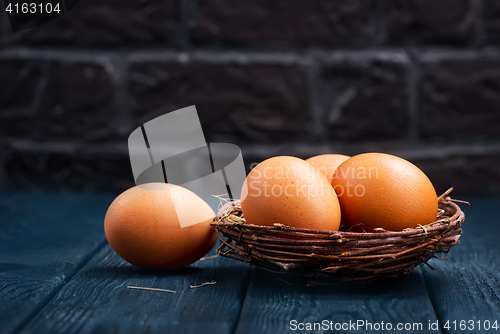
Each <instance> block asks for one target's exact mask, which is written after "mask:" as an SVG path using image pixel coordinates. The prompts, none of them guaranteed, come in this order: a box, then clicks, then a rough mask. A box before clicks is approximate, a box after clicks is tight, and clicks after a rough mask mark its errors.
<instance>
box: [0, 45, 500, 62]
mask: <svg viewBox="0 0 500 334" xmlns="http://www.w3.org/2000/svg"><path fill="white" fill-rule="evenodd" d="M414 53H415V55H416V56H417V57H418V59H419V60H420V61H423V62H433V61H440V60H446V59H457V60H469V59H478V58H484V59H489V58H491V59H498V58H499V57H500V47H491V48H485V49H450V48H439V47H438V48H426V47H416V48H414ZM113 57H122V58H124V59H125V60H126V61H128V62H138V61H178V62H187V61H193V60H194V61H205V62H207V63H211V62H214V63H225V62H240V63H259V62H273V63H283V64H287V63H288V64H292V63H297V62H302V61H304V60H307V59H310V58H316V59H317V60H318V61H324V62H345V61H351V62H363V61H369V60H373V59H375V60H381V61H388V62H396V63H407V62H408V61H409V59H408V56H407V51H406V48H403V47H402V48H373V49H360V50H357V49H332V50H325V49H317V48H310V49H306V50H286V51H273V50H234V49H223V50H212V49H193V50H154V49H153V50H144V49H141V50H123V49H122V50H79V49H76V50H75V49H72V50H66V49H59V48H53V49H43V50H42V49H36V48H29V47H14V48H6V49H3V50H0V59H9V58H17V59H19V58H25V59H38V60H62V61H70V62H71V61H88V62H93V63H106V62H107V61H108V59H109V58H113Z"/></svg>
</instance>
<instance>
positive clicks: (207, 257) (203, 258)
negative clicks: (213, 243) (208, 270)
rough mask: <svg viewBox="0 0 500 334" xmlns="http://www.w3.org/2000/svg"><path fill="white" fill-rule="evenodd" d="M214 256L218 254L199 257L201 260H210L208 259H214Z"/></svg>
mask: <svg viewBox="0 0 500 334" xmlns="http://www.w3.org/2000/svg"><path fill="white" fill-rule="evenodd" d="M216 257H219V254H215V255H212V256H205V257H202V258H201V259H200V261H201V260H210V259H215V258H216Z"/></svg>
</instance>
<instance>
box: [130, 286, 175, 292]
mask: <svg viewBox="0 0 500 334" xmlns="http://www.w3.org/2000/svg"><path fill="white" fill-rule="evenodd" d="M127 288H129V289H135V290H147V291H160V292H171V293H177V291H173V290H167V289H156V288H143V287H140V286H127Z"/></svg>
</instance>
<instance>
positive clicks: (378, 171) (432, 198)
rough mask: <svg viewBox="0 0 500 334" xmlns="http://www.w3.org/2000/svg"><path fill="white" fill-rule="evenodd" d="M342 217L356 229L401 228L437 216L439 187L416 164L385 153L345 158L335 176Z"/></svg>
mask: <svg viewBox="0 0 500 334" xmlns="http://www.w3.org/2000/svg"><path fill="white" fill-rule="evenodd" d="M332 185H333V188H334V189H335V191H336V193H337V195H338V197H339V201H340V207H341V209H342V221H343V222H344V223H346V224H347V225H348V226H351V227H355V229H356V230H366V231H367V232H371V231H372V230H373V229H374V228H378V227H380V228H384V229H386V230H391V231H401V230H404V229H405V228H416V227H417V226H418V225H419V224H420V225H426V224H429V223H432V222H433V221H435V220H436V216H437V211H438V202H437V196H436V191H435V190H434V186H433V185H432V183H431V181H430V180H429V179H428V178H427V176H426V175H425V174H424V173H423V172H422V171H421V170H420V169H419V168H418V167H417V166H415V165H414V164H412V163H410V162H409V161H406V160H404V159H402V158H399V157H396V156H393V155H390V154H383V153H365V154H359V155H356V156H354V157H352V158H350V159H348V160H346V161H344V162H343V163H342V164H341V165H340V166H339V167H338V168H337V170H336V172H335V176H334V177H333V179H332Z"/></svg>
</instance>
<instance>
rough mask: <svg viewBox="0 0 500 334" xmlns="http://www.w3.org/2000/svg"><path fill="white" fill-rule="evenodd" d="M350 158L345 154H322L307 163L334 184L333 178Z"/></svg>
mask: <svg viewBox="0 0 500 334" xmlns="http://www.w3.org/2000/svg"><path fill="white" fill-rule="evenodd" d="M349 158H350V157H349V156H347V155H343V154H322V155H317V156H315V157H312V158H309V159H307V160H306V161H307V162H308V163H310V164H311V165H313V166H314V167H316V168H317V169H319V170H320V172H321V173H323V174H324V175H325V176H326V179H327V180H328V182H330V183H332V178H333V175H334V174H335V171H336V170H337V167H338V166H339V165H340V164H341V163H343V162H344V161H346V160H347V159H349Z"/></svg>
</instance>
